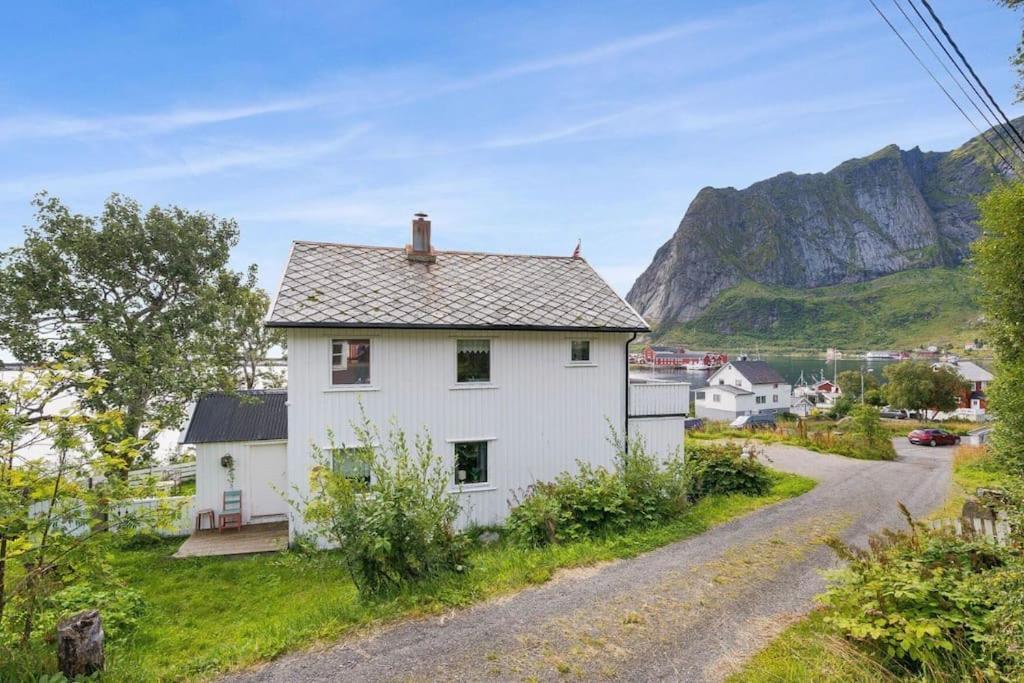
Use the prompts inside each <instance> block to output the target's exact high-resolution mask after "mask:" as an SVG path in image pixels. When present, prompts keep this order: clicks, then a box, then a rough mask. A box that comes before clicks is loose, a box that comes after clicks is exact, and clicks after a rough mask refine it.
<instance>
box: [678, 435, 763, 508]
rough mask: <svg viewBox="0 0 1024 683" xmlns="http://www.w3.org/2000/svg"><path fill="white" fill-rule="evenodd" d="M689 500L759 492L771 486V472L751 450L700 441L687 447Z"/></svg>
mask: <svg viewBox="0 0 1024 683" xmlns="http://www.w3.org/2000/svg"><path fill="white" fill-rule="evenodd" d="M685 467H686V473H687V480H688V482H689V494H690V499H691V500H697V499H699V498H703V497H704V496H708V495H711V494H715V493H726V494H727V493H743V494H746V495H749V496H762V495H764V494H766V493H767V492H768V490H769V489H770V488H771V486H772V478H771V473H770V472H769V470H768V468H767V467H765V466H764V465H763V464H761V462H760V461H759V460H758V459H757V456H756V455H754V454H751V455H748V456H744V455H743V454H742V452H741V451H740V449H739V447H737V446H733V445H719V444H699V445H696V446H691V447H689V448H687V450H686V466H685Z"/></svg>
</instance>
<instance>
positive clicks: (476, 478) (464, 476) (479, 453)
mask: <svg viewBox="0 0 1024 683" xmlns="http://www.w3.org/2000/svg"><path fill="white" fill-rule="evenodd" d="M455 483H456V484H485V483H487V442H486V441H463V442H460V443H457V444H455Z"/></svg>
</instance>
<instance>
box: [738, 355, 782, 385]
mask: <svg viewBox="0 0 1024 683" xmlns="http://www.w3.org/2000/svg"><path fill="white" fill-rule="evenodd" d="M729 365H731V366H733V367H734V368H736V371H737V372H738V373H740V374H741V375H743V376H744V377H746V378H747V381H748V382H750V383H751V384H789V382H787V381H786V378H785V377H783V376H782V375H780V374H779V371H778V370H776V369H775V368H773V367H772V366H770V365H768V363H767V362H765V361H763V360H734V361H729Z"/></svg>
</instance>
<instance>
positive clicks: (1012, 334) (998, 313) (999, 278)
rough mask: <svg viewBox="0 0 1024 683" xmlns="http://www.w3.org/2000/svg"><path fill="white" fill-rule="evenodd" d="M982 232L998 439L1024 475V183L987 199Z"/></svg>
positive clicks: (977, 252)
mask: <svg viewBox="0 0 1024 683" xmlns="http://www.w3.org/2000/svg"><path fill="white" fill-rule="evenodd" d="M981 230H982V234H981V238H980V239H979V240H978V241H977V242H975V244H974V264H975V265H974V267H975V273H976V275H977V277H978V281H979V282H980V283H981V289H982V305H983V307H984V310H985V317H986V318H987V320H988V328H989V334H990V336H991V339H992V341H993V342H994V346H995V349H996V368H995V369H996V372H995V375H996V379H995V382H993V385H992V387H991V389H990V391H989V401H990V408H991V409H992V411H993V412H994V413H995V414H996V416H997V418H998V419H997V420H996V422H995V429H994V432H993V438H992V443H993V447H994V450H995V453H996V454H997V456H998V457H999V458H1000V459H1001V460H1003V462H1004V463H1005V464H1007V465H1008V466H1011V467H1012V468H1013V469H1015V470H1016V471H1018V472H1019V473H1021V474H1024V388H1022V387H1024V277H1021V264H1022V263H1024V184H1022V183H1019V182H1017V183H1007V184H1005V185H1002V186H1000V187H997V188H996V189H994V190H993V191H992V192H991V193H989V194H988V195H987V196H986V197H985V198H984V199H983V200H982V201H981Z"/></svg>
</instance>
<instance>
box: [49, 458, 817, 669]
mask: <svg viewBox="0 0 1024 683" xmlns="http://www.w3.org/2000/svg"><path fill="white" fill-rule="evenodd" d="M773 476H774V477H775V483H774V485H773V487H772V490H771V491H770V492H769V493H768V494H767V495H765V496H760V497H747V496H742V495H730V496H711V497H708V498H706V499H704V500H702V501H700V502H699V503H697V504H696V505H694V506H693V507H692V508H691V509H690V510H688V511H687V512H686V514H685V515H683V516H682V517H681V518H680V519H678V520H677V521H675V522H673V523H671V524H668V525H664V526H660V527H655V528H650V529H645V530H639V531H636V532H633V533H629V534H624V535H620V536H614V537H608V538H605V539H600V540H595V541H588V542H580V543H572V544H566V545H560V546H553V547H549V548H544V549H536V550H525V549H521V548H515V547H510V546H507V545H505V544H504V543H499V544H496V545H494V546H490V547H486V548H479V549H478V550H475V551H474V553H473V555H472V558H471V562H470V569H469V570H468V571H467V572H466V573H465V574H459V575H451V576H448V577H446V578H444V579H439V580H436V581H432V582H426V583H423V584H419V585H416V586H413V587H410V588H409V589H407V590H406V591H404V592H402V593H401V594H398V595H396V596H393V597H391V598H388V599H380V600H373V601H361V600H360V599H359V598H358V596H357V594H356V590H355V587H354V586H353V585H352V582H351V581H350V580H349V578H348V577H347V575H346V574H345V572H344V570H343V569H342V567H341V565H340V564H339V563H338V559H337V555H335V554H333V553H312V554H302V553H298V552H286V553H280V554H274V555H261V556H253V557H245V558H235V559H230V558H194V559H188V560H172V559H170V558H169V557H168V555H169V554H170V553H171V552H173V550H174V549H175V547H176V545H177V543H172V542H169V541H168V542H159V543H158V544H156V545H153V546H150V547H148V548H144V549H136V550H122V551H119V552H118V553H117V554H116V555H114V556H113V557H112V558H111V561H112V562H113V564H114V565H115V567H116V568H117V570H118V572H119V573H120V574H121V575H122V576H123V577H124V578H125V580H126V582H127V583H128V584H129V585H131V586H133V587H134V588H135V589H136V590H138V591H139V592H140V593H141V594H142V595H143V597H144V599H145V601H146V605H147V612H146V615H145V617H144V619H143V623H142V625H141V626H140V627H139V629H138V630H137V631H136V632H135V633H134V635H133V636H132V637H131V639H130V640H128V641H126V642H120V643H116V642H113V643H110V644H109V647H108V652H107V657H108V658H107V662H108V673H107V675H106V676H105V677H104V680H117V681H122V680H127V681H154V680H180V679H204V678H209V677H211V676H213V675H214V674H216V673H218V672H223V671H228V670H232V669H238V668H240V667H244V666H246V665H251V664H255V663H258V662H262V661H266V660H269V659H272V658H274V657H276V656H278V655H281V654H282V653H285V652H288V651H290V650H295V649H298V648H302V647H304V646H308V645H311V644H313V643H315V642H317V641H324V640H330V639H334V638H337V637H339V636H342V635H344V634H347V633H351V632H353V631H355V630H357V629H360V628H361V627H367V626H370V625H374V624H380V623H383V622H388V621H394V620H397V619H402V618H408V617H415V616H418V615H424V614H435V613H438V612H442V611H444V610H447V609H451V608H455V607H462V606H466V605H469V604H472V603H474V602H479V601H481V600H486V599H488V598H492V597H494V596H497V595H501V594H505V593H510V592H513V591H516V590H518V589H521V588H523V587H526V586H529V585H532V584H539V583H543V582H545V581H547V580H548V579H550V578H551V577H552V575H554V573H555V572H556V571H557V570H559V569H563V568H568V567H578V566H582V565H589V564H594V563H597V562H602V561H606V560H613V559H617V558H626V557H633V556H635V555H638V554H640V553H642V552H645V551H648V550H652V549H654V548H657V547H659V546H662V545H665V544H667V543H671V542H673V541H677V540H680V539H683V538H686V537H688V536H693V535H695V534H699V533H701V532H703V531H706V530H707V529H709V528H710V527H712V526H714V525H715V524H719V523H722V522H725V521H727V520H730V519H734V518H736V517H738V516H740V515H743V514H745V513H748V512H751V511H752V510H755V509H757V508H760V507H763V506H765V505H769V504H771V503H775V502H778V501H781V500H784V499H787V498H791V497H794V496H798V495H800V494H802V493H805V492H807V491H809V490H810V489H811V488H813V487H814V481H813V480H810V479H807V478H805V477H799V476H796V475H791V474H781V473H773ZM53 665H54V662H52V661H51V662H46V663H45V666H46V668H47V669H52V667H53Z"/></svg>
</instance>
